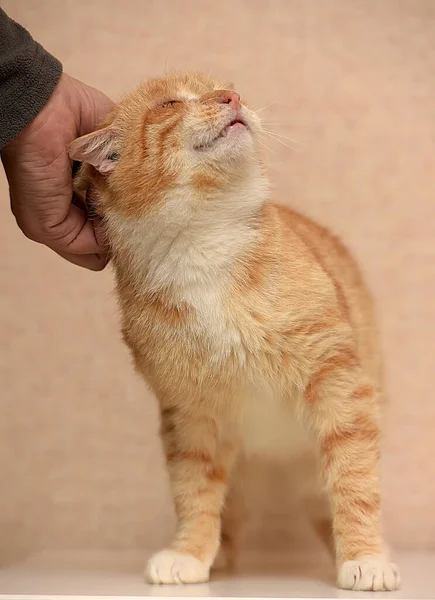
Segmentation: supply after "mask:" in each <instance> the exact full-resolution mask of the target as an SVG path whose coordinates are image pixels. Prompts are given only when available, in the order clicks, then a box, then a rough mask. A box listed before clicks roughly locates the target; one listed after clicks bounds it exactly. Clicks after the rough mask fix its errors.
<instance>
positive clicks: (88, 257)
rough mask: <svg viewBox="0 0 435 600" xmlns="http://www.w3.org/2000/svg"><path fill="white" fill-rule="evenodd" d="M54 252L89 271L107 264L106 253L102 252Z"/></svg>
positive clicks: (100, 269) (97, 269)
mask: <svg viewBox="0 0 435 600" xmlns="http://www.w3.org/2000/svg"><path fill="white" fill-rule="evenodd" d="M55 252H56V254H58V255H59V256H61V257H62V258H64V259H65V260H67V261H69V262H70V263H72V264H74V265H77V266H79V267H85V269H89V270H91V271H102V270H103V269H104V267H105V266H106V265H107V263H108V260H107V255H102V254H68V253H67V252H59V251H58V250H55Z"/></svg>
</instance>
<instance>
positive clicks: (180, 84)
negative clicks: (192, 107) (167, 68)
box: [143, 73, 216, 101]
mask: <svg viewBox="0 0 435 600" xmlns="http://www.w3.org/2000/svg"><path fill="white" fill-rule="evenodd" d="M215 87H216V84H215V82H214V81H213V80H212V79H211V78H209V77H207V76H204V75H201V74H197V73H187V74H173V75H168V76H167V77H162V78H160V79H154V80H151V81H149V82H148V83H147V84H145V86H144V88H143V91H144V92H145V94H146V96H147V97H148V98H149V99H150V100H153V99H155V98H172V97H173V98H174V99H175V98H177V99H180V100H186V101H189V100H196V99H198V98H199V97H201V96H202V95H203V94H206V93H207V92H210V91H212V90H213V89H215Z"/></svg>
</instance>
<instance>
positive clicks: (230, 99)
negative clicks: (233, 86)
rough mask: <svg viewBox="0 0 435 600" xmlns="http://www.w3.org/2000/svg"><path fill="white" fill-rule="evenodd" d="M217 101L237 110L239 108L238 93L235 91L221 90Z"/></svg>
mask: <svg viewBox="0 0 435 600" xmlns="http://www.w3.org/2000/svg"><path fill="white" fill-rule="evenodd" d="M218 102H221V103H222V104H229V105H230V106H231V108H234V109H235V110H239V108H240V95H239V94H238V93H237V92H227V91H223V92H222V95H221V96H220V98H219V99H218Z"/></svg>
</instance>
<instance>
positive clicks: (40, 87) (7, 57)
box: [0, 8, 62, 149]
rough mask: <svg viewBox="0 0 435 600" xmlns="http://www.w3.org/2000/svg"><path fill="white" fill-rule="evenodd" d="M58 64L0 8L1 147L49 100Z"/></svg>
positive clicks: (55, 82) (59, 65) (57, 76)
mask: <svg viewBox="0 0 435 600" xmlns="http://www.w3.org/2000/svg"><path fill="white" fill-rule="evenodd" d="M61 73H62V65H61V63H60V62H59V61H58V60H57V59H56V58H54V56H51V54H49V53H48V52H46V51H45V50H44V48H43V47H42V46H41V45H40V44H38V43H37V42H35V40H34V39H33V38H32V36H31V35H30V34H29V33H28V31H26V30H25V29H24V28H23V27H21V25H18V23H15V21H12V19H10V18H9V17H8V16H7V14H6V13H5V12H4V11H3V10H2V9H1V8H0V149H1V148H3V147H4V146H5V145H6V144H7V143H8V142H10V141H11V140H12V139H13V138H14V137H15V136H16V135H17V134H18V133H19V132H20V131H21V130H22V129H24V127H26V125H28V124H29V123H30V122H31V121H32V120H33V119H34V118H35V117H36V115H37V114H38V113H39V111H40V110H41V109H42V108H43V107H44V106H45V104H46V103H47V102H48V100H49V98H50V96H51V94H52V93H53V90H54V88H55V87H56V84H57V82H58V81H59V78H60V76H61Z"/></svg>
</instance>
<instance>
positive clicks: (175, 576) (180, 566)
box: [145, 550, 210, 584]
mask: <svg viewBox="0 0 435 600" xmlns="http://www.w3.org/2000/svg"><path fill="white" fill-rule="evenodd" d="M209 571H210V569H209V567H208V566H206V565H205V564H204V563H202V562H201V561H200V560H198V559H197V558H195V557H194V556H191V555H190V554H182V553H181V552H175V551H174V550H162V551H161V552H158V553H157V554H154V556H152V557H151V558H150V560H149V561H148V564H147V567H146V570H145V579H146V580H147V581H148V583H178V584H180V583H204V581H208V579H209Z"/></svg>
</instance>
